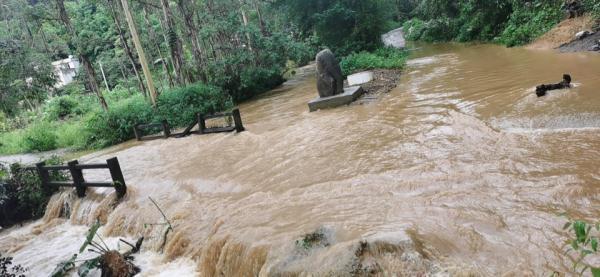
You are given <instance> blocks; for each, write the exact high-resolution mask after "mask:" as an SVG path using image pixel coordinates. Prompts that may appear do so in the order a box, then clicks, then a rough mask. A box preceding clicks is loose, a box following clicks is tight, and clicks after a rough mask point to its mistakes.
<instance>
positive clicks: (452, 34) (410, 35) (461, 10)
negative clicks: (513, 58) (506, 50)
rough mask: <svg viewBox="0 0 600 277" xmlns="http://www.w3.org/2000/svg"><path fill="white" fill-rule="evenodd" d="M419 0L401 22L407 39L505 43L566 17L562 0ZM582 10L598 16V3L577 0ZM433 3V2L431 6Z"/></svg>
mask: <svg viewBox="0 0 600 277" xmlns="http://www.w3.org/2000/svg"><path fill="white" fill-rule="evenodd" d="M432 1H433V0H426V1H423V3H422V4H421V5H419V6H418V7H417V8H416V9H415V10H414V11H413V16H412V18H411V19H410V20H408V21H406V22H405V23H404V25H403V28H404V31H405V33H406V36H407V39H409V40H422V41H428V42H436V41H459V42H467V41H484V42H495V43H500V44H503V45H506V46H509V47H510V46H518V45H524V44H527V43H530V42H532V41H533V40H534V39H535V38H537V37H539V36H541V35H542V34H544V33H546V32H547V31H549V30H550V29H551V28H552V27H554V26H555V25H556V24H557V23H559V22H560V21H561V20H563V19H564V18H566V13H565V11H564V9H563V4H564V1H562V0H549V1H546V0H536V1H531V2H528V3H523V2H522V1H516V0H500V1H488V2H485V1H438V2H442V4H440V3H437V5H433V4H431V5H427V3H429V2H432ZM581 2H582V5H583V7H584V10H585V12H587V13H589V14H592V15H594V16H595V17H596V18H600V3H598V2H597V1H594V0H583V1H581ZM432 5H433V6H432Z"/></svg>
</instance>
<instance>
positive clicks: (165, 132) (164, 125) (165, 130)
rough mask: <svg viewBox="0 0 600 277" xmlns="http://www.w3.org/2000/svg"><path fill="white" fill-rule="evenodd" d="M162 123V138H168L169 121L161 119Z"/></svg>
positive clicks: (169, 133)
mask: <svg viewBox="0 0 600 277" xmlns="http://www.w3.org/2000/svg"><path fill="white" fill-rule="evenodd" d="M161 125H162V130H163V136H164V138H166V139H167V138H169V136H171V128H170V127H169V122H167V121H166V120H163V121H162V122H161Z"/></svg>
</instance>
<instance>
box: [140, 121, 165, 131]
mask: <svg viewBox="0 0 600 277" xmlns="http://www.w3.org/2000/svg"><path fill="white" fill-rule="evenodd" d="M137 127H138V129H140V130H141V129H150V128H162V122H160V123H150V124H138V125H137Z"/></svg>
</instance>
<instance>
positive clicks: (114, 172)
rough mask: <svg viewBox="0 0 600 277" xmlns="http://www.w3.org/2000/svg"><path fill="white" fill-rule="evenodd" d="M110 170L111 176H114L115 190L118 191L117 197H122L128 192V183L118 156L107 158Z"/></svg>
mask: <svg viewBox="0 0 600 277" xmlns="http://www.w3.org/2000/svg"><path fill="white" fill-rule="evenodd" d="M106 164H107V165H108V170H109V171H110V177H112V180H113V184H114V186H115V190H116V191H117V197H118V198H122V197H123V196H124V195H125V193H127V185H125V177H123V172H122V171H121V166H120V165H119V160H118V159H117V157H114V158H111V159H108V160H106Z"/></svg>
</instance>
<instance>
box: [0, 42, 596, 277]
mask: <svg viewBox="0 0 600 277" xmlns="http://www.w3.org/2000/svg"><path fill="white" fill-rule="evenodd" d="M415 47H416V49H417V50H414V52H413V56H412V60H410V61H409V62H408V65H407V67H406V69H405V70H404V71H403V73H402V77H401V81H400V84H399V85H398V87H397V88H396V89H394V90H393V91H392V92H390V93H389V94H386V95H384V96H382V97H381V98H380V99H378V100H376V101H371V102H369V103H365V104H362V105H351V106H349V107H342V108H338V109H333V110H326V111H319V112H315V113H309V112H308V107H307V104H306V103H307V102H308V101H309V100H310V99H312V98H314V97H315V96H316V95H317V93H316V87H315V79H314V76H313V75H314V69H312V67H305V68H302V69H299V70H298V74H297V76H296V77H295V78H294V79H292V80H290V81H288V82H287V83H286V84H284V85H283V86H282V87H280V88H278V89H275V90H273V91H271V92H269V93H267V94H265V95H264V96H262V97H260V98H258V99H256V100H253V101H250V102H247V103H245V104H242V105H241V106H240V110H241V113H242V118H243V120H244V125H245V126H246V129H247V131H246V132H243V133H240V134H218V135H206V136H191V137H187V138H183V139H169V140H157V141H151V142H144V143H138V142H128V143H126V144H124V145H120V146H116V147H113V148H111V149H108V150H105V151H101V152H98V153H94V154H90V155H87V156H85V157H83V158H81V159H80V160H81V161H86V162H89V161H102V160H104V159H106V158H109V157H112V156H117V157H118V158H119V161H120V163H121V166H122V168H123V172H124V174H125V180H126V181H127V183H128V185H129V192H128V195H127V196H126V198H125V199H124V200H123V201H122V203H114V199H113V197H114V193H113V192H112V191H111V190H108V189H96V190H94V192H92V193H89V195H90V196H89V197H87V198H85V199H83V200H79V199H76V197H74V196H73V194H72V193H70V192H63V193H61V194H57V195H55V196H54V197H53V199H52V200H51V203H50V204H49V206H48V209H47V211H46V216H45V217H44V218H43V219H41V220H38V221H36V222H32V223H28V224H26V225H25V226H23V227H20V228H17V227H15V228H11V229H8V230H3V231H2V232H0V251H2V252H3V253H6V252H8V254H9V255H11V256H14V257H15V262H17V263H21V264H23V265H25V266H26V267H28V268H29V269H30V273H32V275H35V276H39V275H47V274H48V273H49V272H50V271H52V269H53V268H54V266H55V265H56V263H57V262H58V261H60V260H64V259H66V258H68V257H70V256H71V255H72V254H73V253H75V252H76V251H77V249H78V248H79V246H80V245H81V242H82V241H83V239H84V237H85V232H86V230H87V227H86V226H85V225H89V224H91V223H93V222H94V221H95V220H96V219H99V220H100V221H101V222H103V223H104V224H105V226H104V227H102V229H101V234H102V235H103V237H105V238H106V240H107V243H109V244H111V245H117V243H118V238H119V237H124V238H128V239H130V240H134V239H135V238H137V237H139V236H142V235H143V236H145V237H147V238H148V239H147V242H145V244H144V247H143V251H142V253H141V254H139V255H138V257H137V263H138V264H140V265H141V267H142V270H143V271H142V276H157V275H161V274H162V275H164V276H185V275H198V276H215V275H219V276H252V275H260V276H271V275H288V274H289V275H302V276H306V275H311V274H312V275H317V276H322V275H334V276H338V275H350V274H360V273H365V272H366V273H369V272H371V273H382V272H384V273H401V274H404V275H415V274H418V273H427V274H435V273H439V274H442V275H445V274H448V275H461V274H474V275H484V276H498V275H503V274H506V275H512V276H523V275H550V274H551V273H552V272H554V271H558V272H563V273H568V272H570V267H571V265H572V263H571V261H570V259H569V258H568V257H567V256H565V254H564V250H565V247H564V241H565V239H566V236H565V235H566V234H565V233H564V232H563V231H562V230H561V227H562V226H563V224H564V223H565V222H566V219H565V218H564V217H562V216H560V215H559V214H560V213H561V212H567V213H568V214H570V215H571V216H573V217H578V218H582V219H587V220H598V219H599V218H600V170H599V166H600V139H599V137H600V76H599V73H598V72H600V56H598V55H595V54H591V53H578V54H558V53H555V52H553V51H534V50H527V49H522V48H512V49H507V48H504V47H501V46H495V45H461V44H437V45H415ZM563 73H569V74H571V76H573V81H574V83H575V88H573V89H571V90H561V91H552V92H549V94H548V96H546V97H543V98H537V97H536V96H535V93H534V90H535V86H536V85H539V84H541V83H553V82H558V81H560V79H561V78H562V74H563ZM86 177H90V178H91V177H95V178H106V177H107V176H104V175H102V176H100V175H99V176H86ZM148 197H152V198H153V199H155V200H156V201H157V202H158V203H159V205H160V206H161V208H162V209H163V210H164V211H165V213H166V214H167V216H168V217H169V219H170V220H171V221H172V222H173V225H174V232H173V233H172V234H170V235H169V237H168V242H167V244H166V246H165V249H164V253H163V254H159V253H158V251H159V244H160V243H159V242H160V239H161V235H160V233H161V232H162V230H163V229H161V228H162V226H160V225H159V226H155V225H148V223H157V222H161V221H162V218H161V216H160V213H159V212H158V211H157V209H156V208H155V207H154V206H153V205H152V203H151V202H150V201H149V199H148ZM316 230H319V232H320V234H322V240H323V241H322V242H321V243H320V244H319V245H317V246H316V247H314V248H308V249H305V248H303V247H301V246H299V245H301V240H302V237H303V236H304V235H305V234H309V233H313V232H315V231H316ZM299 242H300V243H299Z"/></svg>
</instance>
